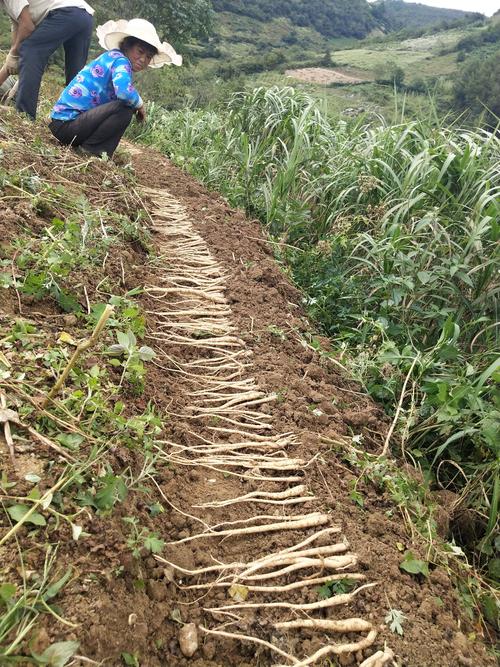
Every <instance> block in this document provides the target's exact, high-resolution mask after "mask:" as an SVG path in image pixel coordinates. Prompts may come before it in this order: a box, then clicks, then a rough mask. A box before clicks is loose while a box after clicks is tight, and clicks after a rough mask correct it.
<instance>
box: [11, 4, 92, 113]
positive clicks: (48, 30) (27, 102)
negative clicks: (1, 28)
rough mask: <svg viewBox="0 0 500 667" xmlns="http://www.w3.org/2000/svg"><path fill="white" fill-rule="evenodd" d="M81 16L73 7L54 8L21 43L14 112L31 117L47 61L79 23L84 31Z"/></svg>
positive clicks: (73, 32) (79, 11) (81, 12)
mask: <svg viewBox="0 0 500 667" xmlns="http://www.w3.org/2000/svg"><path fill="white" fill-rule="evenodd" d="M83 14H86V12H85V10H78V11H77V8H76V7H72V8H67V9H66V8H65V9H55V10H53V11H51V12H49V13H48V14H47V16H46V17H45V18H44V19H43V21H42V22H41V23H40V24H39V25H38V26H37V27H36V29H35V31H34V32H32V33H31V35H30V36H29V37H28V38H27V39H25V40H24V42H22V44H21V48H20V50H19V55H20V56H21V58H20V61H19V90H18V93H17V98H16V107H17V109H18V111H24V112H26V113H28V114H29V115H30V116H31V117H32V118H33V119H34V118H35V116H36V107H37V102H38V93H39V92H40V83H41V80H42V75H43V72H44V70H45V67H46V66H47V62H48V59H49V57H50V56H51V55H52V54H53V53H54V51H55V50H56V49H57V48H58V47H59V46H61V44H63V43H64V42H66V41H67V40H68V39H69V38H71V37H73V36H74V35H76V33H77V32H78V31H79V30H81V28H82V22H85V30H88V27H87V26H88V22H87V19H85V17H82V15H83ZM75 17H76V18H77V19H78V20H76V19H75Z"/></svg>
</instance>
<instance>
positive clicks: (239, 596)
mask: <svg viewBox="0 0 500 667" xmlns="http://www.w3.org/2000/svg"><path fill="white" fill-rule="evenodd" d="M248 593H249V591H248V588H247V587H246V586H242V585H241V584H233V585H232V586H231V588H230V589H229V595H230V596H231V597H232V598H233V600H234V601H235V602H245V600H246V599H247V597H248Z"/></svg>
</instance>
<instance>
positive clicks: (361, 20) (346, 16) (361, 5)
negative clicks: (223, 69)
mask: <svg viewBox="0 0 500 667" xmlns="http://www.w3.org/2000/svg"><path fill="white" fill-rule="evenodd" d="M212 5H213V8H214V10H215V11H216V12H230V13H232V14H238V15H241V16H247V17H249V18H251V19H256V20H258V21H262V22H269V21H271V20H273V19H276V18H286V19H289V21H290V22H291V23H292V24H293V25H296V26H299V27H305V28H313V29H314V30H316V31H317V32H319V33H320V34H322V35H323V36H324V37H357V38H363V37H366V35H367V34H368V33H369V32H370V31H371V30H372V29H373V28H375V27H376V25H377V24H376V20H375V18H374V16H373V14H372V10H371V7H370V5H369V3H368V2H367V1H366V0H252V1H251V2H249V1H245V0H212Z"/></svg>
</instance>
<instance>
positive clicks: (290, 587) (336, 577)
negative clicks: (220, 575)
mask: <svg viewBox="0 0 500 667" xmlns="http://www.w3.org/2000/svg"><path fill="white" fill-rule="evenodd" d="M346 577H347V578H348V579H349V580H351V581H365V580H366V577H365V575H364V574H359V573H357V572H352V573H351V572H349V573H348V574H345V573H344V574H330V575H328V576H326V577H312V578H309V579H301V580H300V581H294V582H292V583H291V584H283V585H281V586H253V585H251V584H248V585H247V584H245V588H246V589H247V590H248V591H250V592H255V593H284V592H287V591H294V590H296V589H297V588H307V587H309V586H319V585H321V584H326V583H327V582H329V581H340V580H341V579H345V578H346ZM233 585H234V583H233V582H232V581H215V582H211V583H208V584H192V585H190V586H179V588H180V589H182V590H183V591H187V590H201V589H207V588H230V587H231V586H233Z"/></svg>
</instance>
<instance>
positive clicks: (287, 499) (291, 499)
mask: <svg viewBox="0 0 500 667" xmlns="http://www.w3.org/2000/svg"><path fill="white" fill-rule="evenodd" d="M306 492H307V489H306V487H305V486H304V485H303V484H302V485H300V486H294V487H292V488H290V489H287V490H286V491H251V492H250V493H246V494H245V495H244V496H239V497H238V498H231V499H230V500H219V501H215V502H213V503H204V504H203V505H193V507H213V508H217V507H226V506H227V505H237V504H239V503H249V502H253V503H267V504H270V505H273V504H274V505H288V504H294V503H303V502H308V501H310V500H316V497H315V496H302V495H301V494H303V493H306Z"/></svg>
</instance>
